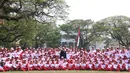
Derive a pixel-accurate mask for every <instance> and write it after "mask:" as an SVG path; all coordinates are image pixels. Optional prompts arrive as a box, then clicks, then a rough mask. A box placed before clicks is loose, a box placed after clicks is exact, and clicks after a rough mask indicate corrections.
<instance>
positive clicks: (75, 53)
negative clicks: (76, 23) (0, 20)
mask: <svg viewBox="0 0 130 73" xmlns="http://www.w3.org/2000/svg"><path fill="white" fill-rule="evenodd" d="M63 50H64V51H66V58H64V57H63V56H61V57H60V52H61V49H59V48H38V49H34V48H29V49H28V48H26V49H24V50H22V49H21V47H18V48H15V49H14V48H11V49H7V48H1V49H0V71H10V70H11V71H14V70H21V71H32V70H105V71H130V50H129V49H125V48H123V49H119V48H116V49H113V48H109V49H103V50H99V49H98V50H86V49H72V48H71V49H70V48H63Z"/></svg>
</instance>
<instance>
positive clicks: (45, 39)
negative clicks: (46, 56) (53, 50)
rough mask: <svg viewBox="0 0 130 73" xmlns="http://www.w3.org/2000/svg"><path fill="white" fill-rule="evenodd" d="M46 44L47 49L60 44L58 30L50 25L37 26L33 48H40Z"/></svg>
mask: <svg viewBox="0 0 130 73" xmlns="http://www.w3.org/2000/svg"><path fill="white" fill-rule="evenodd" d="M44 43H47V45H48V46H49V47H58V46H59V43H60V30H59V28H58V27H56V26H55V25H52V24H39V25H38V31H37V33H36V36H35V47H42V46H43V44H44Z"/></svg>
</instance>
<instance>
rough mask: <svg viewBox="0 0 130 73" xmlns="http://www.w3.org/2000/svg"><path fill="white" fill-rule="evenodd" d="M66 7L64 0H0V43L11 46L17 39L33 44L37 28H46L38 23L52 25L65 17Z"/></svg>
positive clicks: (23, 42) (25, 43)
mask: <svg viewBox="0 0 130 73" xmlns="http://www.w3.org/2000/svg"><path fill="white" fill-rule="evenodd" d="M67 8H68V5H66V3H65V1H64V0H0V30H1V31H0V45H2V46H6V47H7V46H12V45H15V43H16V42H17V41H20V44H21V45H25V46H32V45H34V43H35V37H36V35H37V34H39V32H37V29H46V28H44V27H43V26H44V25H43V26H42V27H43V28H40V27H39V25H38V24H39V23H42V24H53V25H54V24H55V21H56V20H59V19H64V18H66V16H67V12H66V10H67ZM49 26H50V25H49ZM46 27H47V25H46ZM51 27H52V26H51ZM55 27H56V26H55ZM50 29H51V28H49V29H46V30H48V31H49V30H50ZM52 31H53V30H52ZM52 31H51V32H52ZM54 31H55V32H54V33H56V30H54ZM57 32H58V31H57ZM41 35H42V34H41ZM42 37H43V36H42ZM44 37H48V36H44ZM51 41H52V40H51Z"/></svg>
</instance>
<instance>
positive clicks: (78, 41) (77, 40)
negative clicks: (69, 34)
mask: <svg viewBox="0 0 130 73" xmlns="http://www.w3.org/2000/svg"><path fill="white" fill-rule="evenodd" d="M79 44H80V27H78V34H77V39H76V48H78V47H79Z"/></svg>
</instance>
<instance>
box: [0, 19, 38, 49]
mask: <svg viewBox="0 0 130 73" xmlns="http://www.w3.org/2000/svg"><path fill="white" fill-rule="evenodd" d="M35 25H36V24H35V23H34V21H33V20H21V21H20V22H17V21H12V20H10V21H5V24H2V25H0V30H1V31H0V42H1V43H0V44H1V45H2V46H6V47H9V46H13V45H16V42H17V41H19V40H21V39H22V40H23V39H25V38H26V40H27V39H28V40H29V38H32V37H33V34H34V31H35ZM9 44H12V45H9Z"/></svg>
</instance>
